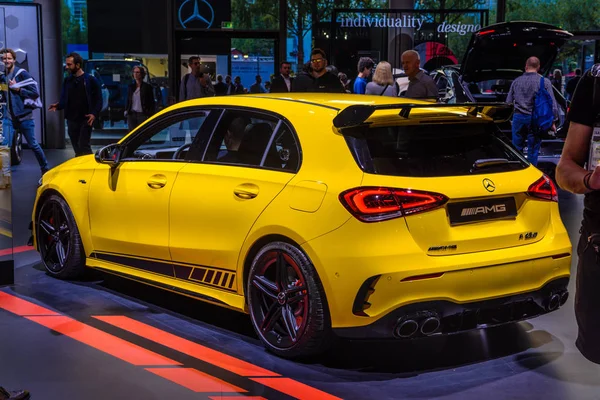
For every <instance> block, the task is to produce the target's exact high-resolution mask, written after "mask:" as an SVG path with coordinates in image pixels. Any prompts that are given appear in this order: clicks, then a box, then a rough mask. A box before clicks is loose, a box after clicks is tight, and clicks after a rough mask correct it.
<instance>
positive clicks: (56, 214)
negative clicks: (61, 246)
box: [52, 203, 61, 230]
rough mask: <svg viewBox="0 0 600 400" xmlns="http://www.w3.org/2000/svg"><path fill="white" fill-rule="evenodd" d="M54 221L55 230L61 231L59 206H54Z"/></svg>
mask: <svg viewBox="0 0 600 400" xmlns="http://www.w3.org/2000/svg"><path fill="white" fill-rule="evenodd" d="M52 219H53V221H52V222H53V223H54V224H53V225H54V229H55V230H59V229H60V222H61V218H60V210H59V209H58V205H57V204H54V203H53V204H52Z"/></svg>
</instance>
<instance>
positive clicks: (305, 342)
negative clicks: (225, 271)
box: [247, 242, 331, 358]
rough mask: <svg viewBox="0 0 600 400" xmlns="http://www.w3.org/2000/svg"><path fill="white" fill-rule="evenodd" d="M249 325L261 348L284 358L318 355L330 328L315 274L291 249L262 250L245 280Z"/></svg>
mask: <svg viewBox="0 0 600 400" xmlns="http://www.w3.org/2000/svg"><path fill="white" fill-rule="evenodd" d="M247 293H248V304H249V310H250V316H251V318H252V324H253V325H254V329H255V331H256V333H257V334H258V336H259V337H260V339H261V340H262V342H263V344H264V345H265V347H266V348H267V349H268V350H270V351H272V352H273V353H275V354H277V355H280V356H282V357H286V358H298V357H307V356H311V355H315V354H318V353H321V352H322V351H323V350H324V349H325V348H326V347H327V346H328V344H329V338H330V331H331V327H330V326H331V323H330V320H329V312H328V310H327V306H326V302H325V296H324V294H323V293H324V292H323V288H322V285H321V282H320V281H319V279H318V276H317V273H316V271H315V269H314V267H313V266H312V264H311V262H310V261H309V260H308V258H307V257H306V255H305V254H304V253H303V252H302V251H301V250H299V249H298V248H297V247H296V246H293V245H291V244H289V243H284V242H274V243H271V244H269V245H267V246H265V247H263V248H262V249H261V250H260V251H259V252H258V254H257V255H256V257H255V258H254V261H253V263H252V266H251V268H250V273H249V276H248V290H247Z"/></svg>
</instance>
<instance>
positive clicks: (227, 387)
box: [146, 368, 248, 393]
mask: <svg viewBox="0 0 600 400" xmlns="http://www.w3.org/2000/svg"><path fill="white" fill-rule="evenodd" d="M146 371H150V372H152V373H153V374H156V375H158V376H162V377H163V378H165V379H168V380H170V381H171V382H174V383H176V384H178V385H181V386H183V387H186V388H188V389H190V390H192V391H194V392H197V393H218V392H233V393H246V392H248V391H247V390H244V389H242V388H239V387H237V386H234V385H232V384H229V383H227V382H225V381H222V380H220V379H219V378H215V377H214V376H211V375H208V374H205V373H204V372H200V371H198V370H195V369H193V368H146Z"/></svg>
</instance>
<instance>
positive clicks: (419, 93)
mask: <svg viewBox="0 0 600 400" xmlns="http://www.w3.org/2000/svg"><path fill="white" fill-rule="evenodd" d="M401 60H402V69H403V70H404V73H405V74H406V76H408V89H406V93H404V96H403V97H409V98H412V99H424V98H431V99H437V96H438V89H437V86H436V84H435V81H434V80H433V78H432V77H430V76H429V75H427V74H425V72H423V71H422V70H421V56H419V53H417V52H416V51H414V50H406V51H405V52H404V53H402V56H401Z"/></svg>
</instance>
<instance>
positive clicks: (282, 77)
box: [270, 61, 294, 93]
mask: <svg viewBox="0 0 600 400" xmlns="http://www.w3.org/2000/svg"><path fill="white" fill-rule="evenodd" d="M291 71H292V64H290V63H289V62H287V61H283V62H282V63H281V64H280V65H279V75H278V76H276V77H274V78H273V81H272V82H271V91H270V92H271V93H289V92H291V91H292V82H294V78H292V77H291V76H290V72H291Z"/></svg>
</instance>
